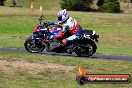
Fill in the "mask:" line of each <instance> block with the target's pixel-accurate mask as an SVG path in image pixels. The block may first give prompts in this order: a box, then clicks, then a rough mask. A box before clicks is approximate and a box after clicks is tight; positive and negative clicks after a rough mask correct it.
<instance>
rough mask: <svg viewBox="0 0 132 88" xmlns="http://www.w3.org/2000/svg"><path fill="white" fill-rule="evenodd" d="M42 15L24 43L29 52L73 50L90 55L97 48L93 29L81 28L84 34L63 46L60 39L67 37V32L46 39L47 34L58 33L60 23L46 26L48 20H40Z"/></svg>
mask: <svg viewBox="0 0 132 88" xmlns="http://www.w3.org/2000/svg"><path fill="white" fill-rule="evenodd" d="M43 18H44V17H43V16H41V17H40V18H39V21H40V23H39V24H38V25H37V26H36V27H35V29H34V32H33V34H32V35H31V36H30V37H28V38H27V39H26V41H25V43H24V46H25V49H26V50H27V51H28V52H31V53H39V52H42V51H43V50H44V49H45V50H46V51H47V52H56V53H70V54H72V53H73V52H75V53H76V54H77V55H78V56H87V57H89V56H92V55H93V54H94V53H95V52H96V49H97V46H96V42H98V38H99V35H96V32H95V31H94V30H83V32H84V36H83V37H82V38H81V39H80V40H77V41H76V40H74V41H73V42H71V43H70V44H69V45H67V46H63V44H62V43H61V40H62V39H64V38H67V37H68V36H70V35H68V34H70V33H68V32H66V33H67V34H64V36H63V37H62V38H59V39H52V40H50V39H47V36H51V35H54V34H55V33H58V32H59V31H60V30H61V29H62V27H61V25H53V26H52V27H48V25H47V24H48V22H47V21H45V22H42V20H43Z"/></svg>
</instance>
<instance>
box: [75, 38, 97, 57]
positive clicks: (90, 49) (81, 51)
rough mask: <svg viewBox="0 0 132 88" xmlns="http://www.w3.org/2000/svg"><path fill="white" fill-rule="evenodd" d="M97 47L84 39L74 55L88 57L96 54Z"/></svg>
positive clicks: (92, 42)
mask: <svg viewBox="0 0 132 88" xmlns="http://www.w3.org/2000/svg"><path fill="white" fill-rule="evenodd" d="M96 49H97V46H96V44H95V42H94V41H92V40H90V39H85V40H83V41H82V42H81V44H80V46H79V47H78V48H77V50H76V51H75V53H76V54H77V55H78V56H83V57H89V56H92V55H93V54H94V53H95V52H96Z"/></svg>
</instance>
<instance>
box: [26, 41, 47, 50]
mask: <svg viewBox="0 0 132 88" xmlns="http://www.w3.org/2000/svg"><path fill="white" fill-rule="evenodd" d="M24 46H25V49H26V50H27V51H28V52H31V53H39V52H42V51H43V50H44V49H45V46H44V45H42V43H41V42H39V40H35V39H27V40H26V41H25V43H24Z"/></svg>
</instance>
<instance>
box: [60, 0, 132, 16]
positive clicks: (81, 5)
mask: <svg viewBox="0 0 132 88" xmlns="http://www.w3.org/2000/svg"><path fill="white" fill-rule="evenodd" d="M93 1H94V0H61V8H62V9H67V10H74V11H93V10H95V9H93V8H92V7H91V5H92V4H93ZM119 1H120V0H97V3H96V5H97V7H98V9H96V11H99V12H110V13H119V12H122V11H121V9H120V3H119ZM123 1H124V2H126V3H127V2H128V1H129V2H132V0H123Z"/></svg>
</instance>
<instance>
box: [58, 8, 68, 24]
mask: <svg viewBox="0 0 132 88" xmlns="http://www.w3.org/2000/svg"><path fill="white" fill-rule="evenodd" d="M57 17H58V20H59V23H63V22H64V21H66V20H67V19H68V18H69V14H68V13H67V11H66V9H64V10H62V11H60V12H59V13H58V16H57Z"/></svg>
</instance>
